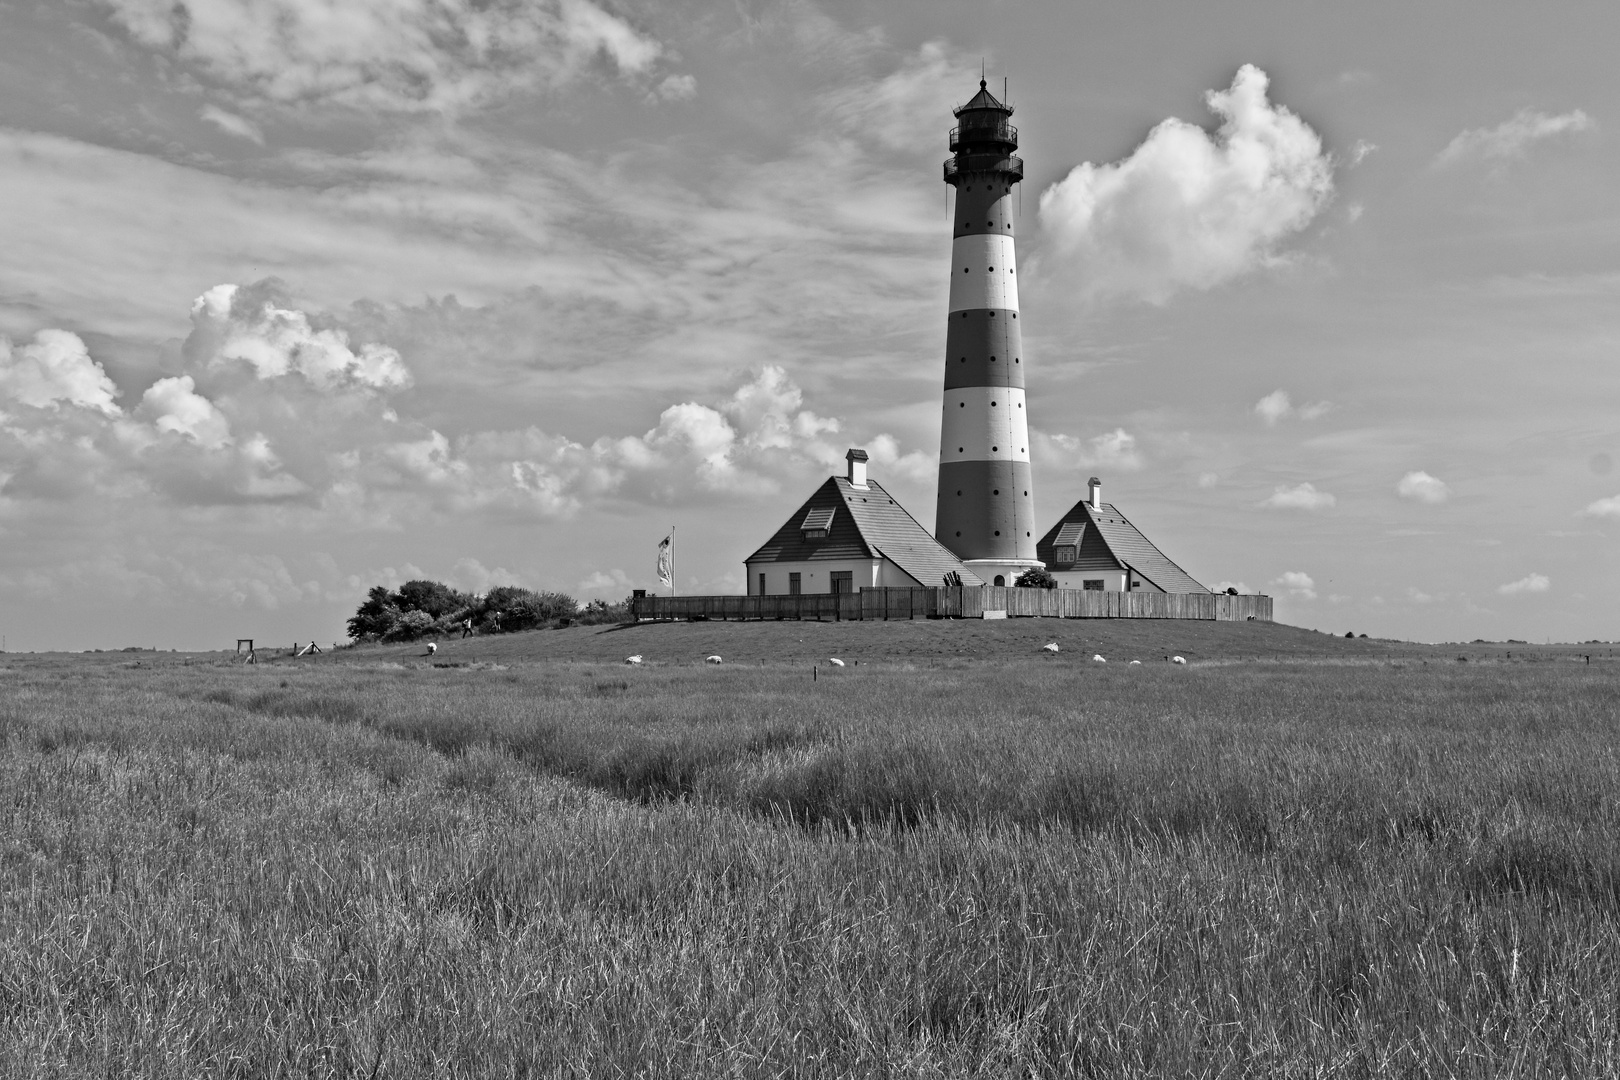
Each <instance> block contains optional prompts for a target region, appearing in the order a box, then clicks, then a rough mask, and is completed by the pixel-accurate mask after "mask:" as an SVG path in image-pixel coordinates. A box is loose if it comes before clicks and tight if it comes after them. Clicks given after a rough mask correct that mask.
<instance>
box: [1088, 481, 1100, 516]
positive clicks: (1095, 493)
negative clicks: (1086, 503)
mask: <svg viewBox="0 0 1620 1080" xmlns="http://www.w3.org/2000/svg"><path fill="white" fill-rule="evenodd" d="M1086 483H1087V484H1090V485H1091V508H1092V509H1093V510H1101V509H1102V481H1101V480H1099V479H1097V478H1096V477H1095V476H1093V477H1092V478H1091V479H1090V480H1087V481H1086Z"/></svg>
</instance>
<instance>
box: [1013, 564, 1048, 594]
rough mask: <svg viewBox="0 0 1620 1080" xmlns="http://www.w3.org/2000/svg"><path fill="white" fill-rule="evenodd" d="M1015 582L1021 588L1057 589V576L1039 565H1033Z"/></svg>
mask: <svg viewBox="0 0 1620 1080" xmlns="http://www.w3.org/2000/svg"><path fill="white" fill-rule="evenodd" d="M1013 584H1014V585H1016V586H1018V588H1020V589H1055V588H1057V578H1055V577H1053V576H1052V575H1051V574H1049V573H1047V572H1046V571H1045V570H1042V569H1041V568H1040V567H1038V566H1032V567H1030V568H1029V569H1028V570H1025V571H1024V572H1023V573H1022V574H1019V575H1018V580H1017V581H1015V582H1013Z"/></svg>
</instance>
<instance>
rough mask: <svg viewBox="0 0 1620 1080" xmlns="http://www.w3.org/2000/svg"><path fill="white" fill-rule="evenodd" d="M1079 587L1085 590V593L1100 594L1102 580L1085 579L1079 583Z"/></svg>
mask: <svg viewBox="0 0 1620 1080" xmlns="http://www.w3.org/2000/svg"><path fill="white" fill-rule="evenodd" d="M1080 587H1081V588H1082V589H1085V590H1086V591H1087V592H1102V591H1103V583H1102V579H1101V578H1086V579H1085V580H1084V581H1082V582H1081V583H1080Z"/></svg>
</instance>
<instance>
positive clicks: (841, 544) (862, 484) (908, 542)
mask: <svg viewBox="0 0 1620 1080" xmlns="http://www.w3.org/2000/svg"><path fill="white" fill-rule="evenodd" d="M845 460H846V461H847V462H848V463H849V468H848V471H847V472H846V473H845V474H844V475H843V476H830V477H828V478H827V482H826V483H824V484H822V485H821V486H820V487H819V488H817V489H816V491H815V493H814V494H812V495H811V496H810V498H809V499H807V500H805V502H804V505H802V506H800V507H799V508H798V509H797V510H795V511H794V512H793V515H792V516H791V517H789V518H788V519H787V521H785V522H783V523H782V527H781V528H780V529H777V530H776V533H775V534H774V535H773V536H772V537H771V538H770V539H769V540H767V541H766V542H765V543H764V545H763V546H761V547H760V549H759V550H758V551H756V552H754V553H753V554H752V555H750V556H748V558H747V559H746V560H745V562H744V565H745V567H746V569H747V574H748V595H749V596H782V595H797V594H801V593H842V592H859V591H860V590H862V589H874V588H897V587H907V588H909V587H915V586H918V585H947V584H949V585H983V584H984V581H983V579H981V578H980V577H978V576H977V575H976V574H974V573H973V571H971V570H969V569H968V568H967V567H966V566H963V565H962V560H961V559H959V558H957V557H956V556H955V555H954V554H952V553H951V551H950V550H949V549H948V548H946V547H945V546H944V545H943V544H941V543H940V542H939V541H937V540H935V539H934V538H933V537H932V536H930V535H929V534H928V531H927V530H926V529H924V528H923V527H922V526H921V525H919V524H917V519H916V518H914V517H912V516H911V515H910V514H909V513H907V511H906V508H905V507H903V506H901V505H900V503H899V502H898V501H897V500H896V499H895V498H894V496H892V495H890V494H889V493H888V492H887V491H884V490H883V488H882V486H881V485H879V484H878V483H877V481H875V480H871V479H869V478H868V477H867V475H866V462H867V456H866V451H864V450H851V451H850V452H849V453H848V454H847V455H845Z"/></svg>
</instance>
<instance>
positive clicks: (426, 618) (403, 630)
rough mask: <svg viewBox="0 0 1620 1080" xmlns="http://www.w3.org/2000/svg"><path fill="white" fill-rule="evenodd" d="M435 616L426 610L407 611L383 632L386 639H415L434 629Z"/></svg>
mask: <svg viewBox="0 0 1620 1080" xmlns="http://www.w3.org/2000/svg"><path fill="white" fill-rule="evenodd" d="M433 629H434V627H433V616H431V615H429V614H428V613H427V612H425V611H406V612H403V613H401V614H400V617H399V618H398V619H396V620H394V625H393V626H391V627H389V628H388V632H387V633H385V634H383V640H384V641H415V640H416V639H417V638H419V637H422V636H423V635H424V634H428V633H431V632H432V631H433Z"/></svg>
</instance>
